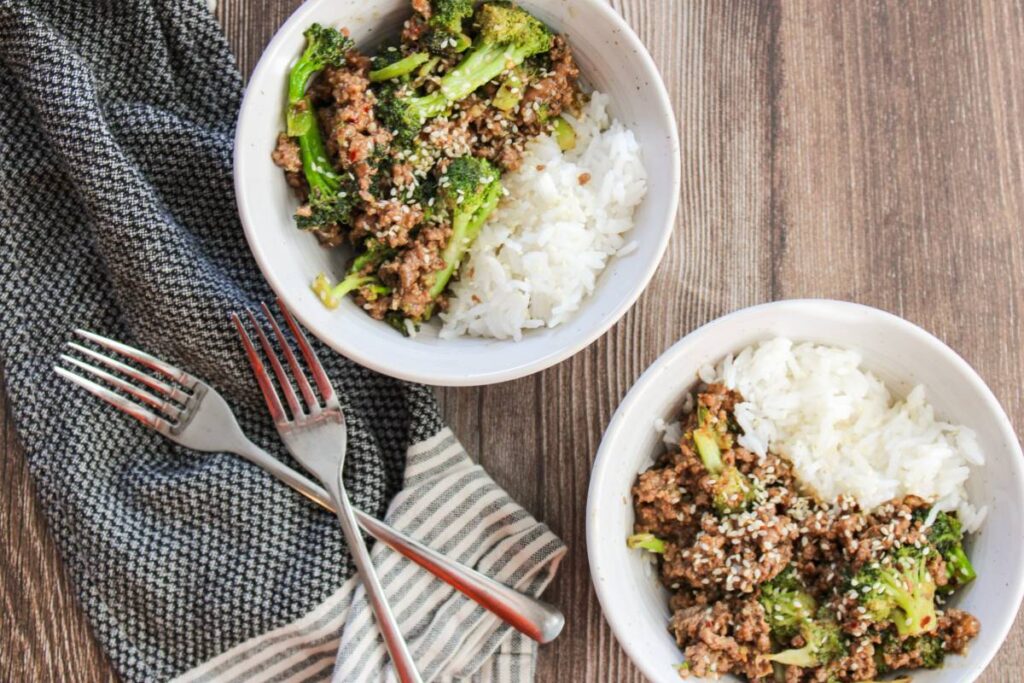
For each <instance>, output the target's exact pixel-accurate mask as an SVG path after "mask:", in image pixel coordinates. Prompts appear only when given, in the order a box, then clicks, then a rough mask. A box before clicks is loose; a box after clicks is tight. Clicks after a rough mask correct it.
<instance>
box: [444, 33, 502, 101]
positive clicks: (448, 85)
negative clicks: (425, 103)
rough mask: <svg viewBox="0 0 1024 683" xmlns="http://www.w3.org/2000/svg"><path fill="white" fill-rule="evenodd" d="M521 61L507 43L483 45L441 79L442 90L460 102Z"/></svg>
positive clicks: (452, 99) (453, 99)
mask: <svg viewBox="0 0 1024 683" xmlns="http://www.w3.org/2000/svg"><path fill="white" fill-rule="evenodd" d="M520 61H522V59H517V57H516V54H515V50H514V49H513V48H509V47H508V46H506V45H481V46H480V47H478V48H476V49H475V50H473V51H472V52H470V53H469V55H468V56H467V57H466V58H465V59H464V60H462V62H460V63H459V64H458V65H457V66H456V67H455V68H454V69H452V70H451V71H449V72H448V73H447V74H446V75H445V76H444V77H443V78H442V79H441V92H443V93H444V94H445V97H447V98H448V101H449V102H458V101H459V100H461V99H463V98H464V97H466V96H467V95H469V94H470V93H472V92H473V91H474V90H476V89H477V88H479V87H480V86H482V85H483V84H485V83H487V82H489V81H491V80H493V79H494V78H497V77H498V76H500V75H501V74H502V73H503V72H504V71H505V70H507V69H509V68H510V67H513V66H515V65H516V64H517V63H518V62H520Z"/></svg>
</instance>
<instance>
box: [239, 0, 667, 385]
mask: <svg viewBox="0 0 1024 683" xmlns="http://www.w3.org/2000/svg"><path fill="white" fill-rule="evenodd" d="M328 1H329V0H306V1H305V2H303V3H302V5H300V6H299V7H298V8H297V9H296V10H295V11H294V12H293V13H292V14H291V16H289V17H288V19H287V20H285V22H284V23H283V24H282V25H281V27H280V28H278V29H277V31H276V32H275V33H274V36H273V37H272V38H271V40H270V42H269V43H267V46H266V47H265V48H264V49H263V52H262V53H261V55H260V59H259V61H258V62H257V63H256V66H255V68H254V69H253V71H252V74H251V76H250V78H249V81H248V82H247V83H246V87H245V92H244V93H243V96H242V102H241V105H240V107H239V113H238V118H237V120H236V124H235V136H234V150H233V151H232V176H233V184H234V189H235V203H236V205H237V208H238V213H239V217H240V219H241V222H242V228H243V231H244V233H245V238H246V241H247V242H248V244H249V250H250V251H251V252H252V254H253V257H254V258H255V259H256V263H257V265H258V266H259V269H260V271H261V272H262V274H263V277H264V279H265V280H266V281H267V283H268V284H269V285H270V288H271V289H272V290H273V291H274V293H275V295H276V296H277V297H278V298H279V299H280V300H281V301H282V302H284V305H285V306H287V307H288V310H289V311H291V312H292V314H293V315H294V316H295V317H296V318H298V320H299V322H301V323H302V325H303V326H304V327H305V328H306V329H307V330H309V331H310V332H311V333H312V334H313V335H314V336H316V337H317V338H318V339H320V340H321V341H323V342H324V343H325V344H327V345H328V346H330V347H331V348H332V349H334V350H335V351H336V352H338V353H340V354H342V355H343V356H345V357H347V358H349V359H351V360H353V361H355V362H357V363H359V364H360V365H362V366H364V367H367V368H369V369H371V370H374V371H376V372H379V373H381V374H384V375H388V376H390V377H395V378H397V379H401V380H406V381H409V382H419V383H422V384H429V385H433V386H483V385H488V384H496V383H498V382H506V381H510V380H514V379H519V378H521V377H526V376H528V375H532V374H534V373H537V372H540V371H541V370H544V369H546V368H549V367H551V366H553V365H556V364H558V363H560V362H562V361H563V360H566V359H567V358H569V357H571V356H573V355H575V354H577V353H579V352H580V351H582V350H583V349H585V348H587V347H588V346H590V345H591V344H592V343H594V342H595V341H596V340H597V339H598V338H600V337H601V336H602V335H604V334H605V333H606V332H607V331H608V330H609V329H610V328H611V327H612V326H613V325H614V324H615V323H617V322H618V321H619V320H621V319H622V317H623V316H624V315H625V314H626V313H627V312H628V311H629V310H630V309H631V308H632V307H633V305H634V304H635V303H636V301H637V299H639V298H640V295H641V294H643V292H644V291H645V290H646V289H647V286H648V285H649V284H650V281H651V279H652V278H653V277H654V273H655V272H656V271H657V269H658V266H660V265H661V262H662V260H664V257H665V250H666V249H667V248H668V243H669V240H670V239H671V237H672V234H673V233H674V232H675V224H676V219H677V217H678V212H679V201H680V198H679V195H680V191H681V187H682V169H681V167H680V157H681V153H680V149H681V148H680V142H679V126H678V121H677V120H676V116H675V110H674V109H673V107H672V100H671V98H670V97H669V94H668V89H667V88H666V86H665V82H664V79H663V78H662V77H661V72H660V71H659V69H658V67H657V65H656V64H655V62H654V59H653V58H652V57H651V55H650V53H649V52H648V50H647V47H646V46H645V45H644V43H643V41H641V40H640V38H639V36H637V34H636V32H635V31H633V29H632V27H631V26H630V25H629V24H628V23H627V22H626V20H625V19H624V18H623V17H622V16H621V15H619V13H618V12H616V11H615V10H614V9H613V8H612V7H611V5H609V4H608V3H607V2H604V1H603V0H575V1H576V3H577V4H579V5H583V6H585V7H584V8H583V9H585V10H586V11H587V13H588V14H592V13H596V14H598V15H600V16H601V17H602V19H603V20H604V21H607V22H610V23H611V24H612V25H613V27H614V28H615V29H617V30H618V31H619V33H620V35H621V36H622V37H623V38H624V39H625V40H626V41H627V42H628V46H629V47H631V48H633V49H634V51H635V53H636V55H637V57H638V58H639V60H640V62H641V64H642V69H643V70H644V71H646V72H647V73H650V74H652V78H650V80H649V86H650V87H651V89H652V90H651V93H652V95H653V98H652V99H653V102H654V103H655V104H656V106H657V108H658V109H659V110H660V111H661V113H662V115H663V116H664V117H666V118H667V122H668V126H667V128H668V134H669V147H670V149H669V154H670V158H672V159H674V160H675V163H672V164H670V168H671V169H672V170H671V176H670V178H669V189H670V193H669V197H668V199H667V201H668V204H667V207H666V209H667V211H666V212H664V213H665V215H666V219H665V222H666V225H664V226H662V229H661V231H660V236H659V238H658V239H659V240H660V241H659V244H658V245H657V248H656V249H655V251H654V252H653V256H654V257H653V258H651V259H650V261H649V263H647V264H646V265H645V266H644V268H643V272H642V274H641V276H640V277H638V278H636V279H635V280H634V281H633V284H632V285H631V288H632V289H631V291H630V292H629V294H628V295H627V296H626V297H624V298H623V299H622V301H621V302H620V303H619V304H618V305H617V306H616V307H615V308H614V309H612V310H611V312H610V314H608V315H606V316H604V317H602V319H601V320H600V322H598V324H596V325H594V326H593V327H591V328H590V329H589V330H586V331H582V332H581V333H579V334H578V335H577V336H575V337H572V338H570V339H569V340H568V341H567V342H566V343H564V344H563V345H562V346H560V347H558V348H555V349H554V350H551V351H547V352H543V353H539V354H537V355H536V356H535V357H533V358H532V359H530V360H528V361H525V362H521V363H519V364H516V365H512V366H503V367H499V368H497V369H492V370H488V371H485V372H477V373H475V374H471V375H469V374H466V373H464V372H453V371H444V369H443V368H439V367H436V366H434V365H430V364H428V365H424V366H422V367H419V368H413V367H400V368H396V367H393V366H391V365H389V364H388V363H387V362H382V361H381V360H379V358H378V357H377V356H376V355H374V354H372V353H366V352H363V351H361V350H360V349H359V347H358V345H353V344H350V343H347V341H346V339H345V338H344V337H343V336H338V335H332V334H330V331H329V330H328V329H325V328H324V327H322V326H320V325H318V324H317V323H316V321H315V320H314V319H313V318H311V317H310V316H308V315H306V313H305V312H304V310H303V306H304V305H305V304H303V303H302V302H301V301H300V300H299V296H300V294H299V292H297V291H293V290H292V289H291V288H289V287H286V286H285V284H284V283H283V282H282V281H281V280H280V279H279V278H278V276H277V275H275V270H274V268H273V265H272V262H273V260H274V257H273V255H272V254H271V253H268V250H267V249H265V248H264V247H262V246H261V244H260V241H259V239H257V237H256V234H255V233H256V227H255V226H256V222H255V217H254V216H253V214H252V212H251V210H250V206H249V205H250V196H251V195H252V194H253V193H255V192H257V191H258V190H257V188H250V187H248V185H247V184H246V183H244V182H243V180H242V178H243V175H244V174H242V173H239V172H238V169H239V168H240V167H241V157H242V155H243V154H244V152H243V145H242V136H243V134H244V133H245V132H246V131H247V130H248V128H249V127H250V126H249V125H248V122H249V121H250V120H252V119H255V118H257V117H261V116H267V115H268V114H267V112H266V111H261V110H258V109H257V108H256V107H255V106H253V105H252V99H251V98H250V94H251V93H252V92H253V91H254V90H256V89H257V88H259V87H260V86H261V84H262V83H263V81H264V80H265V79H266V77H267V76H269V73H265V72H269V69H270V63H271V62H272V61H273V58H274V56H276V53H277V52H278V51H279V50H280V49H281V48H282V44H283V43H284V42H285V41H286V39H287V38H288V37H291V36H292V34H293V32H294V31H295V30H296V27H297V26H299V25H302V26H304V25H305V24H306V23H307V22H308V16H309V15H310V14H312V13H313V12H314V11H315V10H316V9H317V8H318V7H319V6H320V5H321V4H322V3H325V2H328ZM581 15H582V13H581ZM645 201H646V199H645ZM584 305H586V302H584ZM382 324H383V323H382ZM527 332H528V331H527ZM488 341H491V342H493V343H494V354H496V355H500V354H501V348H502V346H503V345H504V344H515V343H517V342H515V341H513V340H488Z"/></svg>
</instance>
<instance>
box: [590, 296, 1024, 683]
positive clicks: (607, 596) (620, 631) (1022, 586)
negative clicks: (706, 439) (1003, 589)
mask: <svg viewBox="0 0 1024 683" xmlns="http://www.w3.org/2000/svg"><path fill="white" fill-rule="evenodd" d="M809 306H813V307H822V306H824V307H828V308H830V309H832V310H835V311H838V312H848V313H857V314H860V315H863V316H867V317H868V318H869V320H874V321H878V322H884V323H887V324H892V325H896V326H898V327H901V328H903V330H904V331H906V332H907V333H908V334H910V335H911V336H912V337H914V338H915V339H916V340H917V341H919V342H920V343H922V344H926V345H928V346H930V347H931V348H933V349H934V350H935V351H937V352H938V353H940V354H941V355H942V356H943V357H944V358H945V360H946V361H948V362H949V363H950V364H951V365H953V366H954V367H955V368H956V369H958V370H959V371H960V373H961V374H962V375H963V377H964V378H965V379H966V380H967V381H969V382H970V383H971V384H973V385H974V386H975V388H976V389H978V390H979V391H980V393H981V395H982V396H983V397H984V401H985V409H987V410H988V412H990V413H991V414H992V415H993V416H994V417H995V418H996V422H997V424H998V425H999V431H1000V437H1002V439H1003V440H1004V442H1005V443H1006V444H1007V445H1008V448H1009V449H1010V450H1011V451H1012V452H1011V458H1010V463H1011V471H1012V472H1013V473H1014V475H1015V476H1014V477H1013V480H1014V484H1015V488H1016V493H1017V505H1018V507H1022V506H1024V452H1022V450H1021V444H1020V441H1019V439H1018V438H1017V435H1016V432H1015V431H1014V429H1013V424H1012V423H1011V422H1010V418H1009V417H1008V416H1007V414H1006V411H1005V410H1004V409H1003V407H1002V404H1000V403H999V400H998V399H997V398H996V396H995V394H993V393H992V390H991V389H990V388H989V386H988V384H987V383H985V381H984V380H983V379H982V378H981V376H980V375H979V374H978V373H977V371H976V370H975V369H974V368H973V367H972V366H971V365H970V363H968V362H967V361H966V360H965V359H964V358H963V357H962V356H960V354H958V353H957V352H956V351H954V350H953V349H952V348H950V347H949V346H948V345H947V344H946V343H945V342H943V341H942V340H941V339H939V338H938V337H936V336H935V335H933V334H931V333H930V332H928V331H927V330H925V329H923V328H922V327H920V326H918V325H916V324H914V323H912V322H910V321H909V320H906V319H904V318H901V317H899V316H897V315H893V314H892V313H889V312H887V311H883V310H881V309H878V308H874V307H873V306H867V305H864V304H858V303H853V302H848V301H839V300H835V299H785V300H781V301H773V302H769V303H763V304H757V305H754V306H748V307H746V308H741V309H738V310H736V311H733V312H731V313H728V314H726V315H723V316H721V317H719V318H715V319H714V320H711V321H710V322H707V323H705V324H703V325H701V326H700V327H698V328H697V329H695V330H693V331H692V332H689V333H688V334H686V335H684V336H683V337H681V338H680V339H679V340H677V341H676V342H675V343H673V344H672V346H670V347H669V348H668V349H666V350H665V351H664V352H662V353H661V355H659V356H658V358H656V359H655V360H654V362H653V363H651V365H650V366H648V367H647V369H646V370H644V372H643V373H642V374H641V375H640V377H639V378H637V380H636V381H635V382H634V383H633V385H632V386H631V387H630V389H629V391H628V392H627V393H626V396H625V397H624V398H623V399H622V401H621V403H620V404H619V406H618V408H617V409H616V410H615V413H614V414H613V415H612V418H611V420H610V421H609V423H608V427H607V428H606V429H605V432H604V434H603V435H602V437H601V443H600V445H599V447H598V451H597V455H596V457H595V460H594V465H593V467H592V469H591V474H590V484H589V486H588V488H587V505H586V543H587V563H588V565H589V569H590V575H591V580H592V583H593V584H594V590H595V592H596V593H597V599H598V602H599V603H600V605H601V612H602V613H603V615H604V618H605V619H606V620H607V622H608V624H609V626H611V629H612V633H613V634H614V635H615V639H616V641H617V642H618V643H619V645H621V646H622V648H623V649H624V650H625V651H626V653H627V655H628V656H629V658H630V659H631V660H632V661H633V663H634V664H635V665H636V666H637V667H639V668H640V670H641V671H642V672H643V674H644V675H645V676H646V677H647V678H649V679H650V680H652V681H654V680H661V679H662V678H664V677H665V676H664V674H665V672H663V671H660V668H658V669H656V668H655V667H654V665H653V664H649V663H647V662H645V659H644V656H643V655H644V652H643V650H642V649H641V648H640V645H639V644H638V643H637V642H636V641H635V639H632V638H630V637H629V631H628V628H627V627H626V624H625V622H624V619H625V616H624V614H625V613H624V611H623V610H620V609H619V608H618V607H617V606H615V603H614V602H613V599H614V598H613V595H612V591H611V589H610V587H608V586H606V585H605V583H604V582H601V581H597V580H595V578H594V577H596V576H598V575H599V574H600V571H599V569H600V568H601V567H602V566H603V564H602V558H601V557H600V554H599V552H598V550H597V549H598V548H599V547H601V546H603V545H605V544H607V543H608V539H607V538H606V537H604V536H603V535H602V534H601V533H600V530H599V529H598V528H597V527H598V521H597V520H598V518H599V512H598V502H599V494H600V489H601V488H602V487H603V486H604V485H605V482H606V481H607V480H608V476H609V475H607V474H606V470H607V469H608V468H609V466H610V463H611V462H612V460H613V458H614V455H615V454H614V453H613V452H612V446H611V442H612V441H616V440H618V438H619V433H620V432H622V431H624V430H626V429H628V428H629V426H630V424H629V423H628V422H627V421H626V419H625V416H626V413H628V412H630V410H631V409H632V408H633V407H634V404H639V403H640V402H641V401H642V400H643V398H644V395H645V394H646V392H647V389H648V388H649V387H650V386H651V385H653V383H654V382H655V381H656V380H657V379H660V378H661V376H662V374H663V373H662V369H663V368H665V367H666V366H667V365H668V364H670V363H671V362H673V361H675V360H676V358H677V357H679V356H681V355H684V354H686V353H687V350H688V347H689V346H690V345H691V344H692V343H693V341H694V339H695V338H697V337H701V336H704V335H706V334H708V333H710V332H713V331H714V329H715V328H717V327H720V326H722V325H724V324H726V323H729V322H732V321H734V320H736V319H742V318H745V317H747V316H750V315H753V314H758V313H762V312H764V311H766V310H772V311H773V312H774V313H775V314H776V315H785V314H788V313H793V312H796V313H798V314H801V315H808V314H810V315H814V314H815V312H814V311H813V309H809V308H808V307H809ZM654 417H657V416H654ZM652 419H653V417H652ZM602 499H603V498H602ZM1008 593H1009V594H1008V595H1006V603H1007V604H1009V605H1015V606H1016V608H1015V609H1014V611H1013V613H1012V614H1011V615H1010V617H1009V618H1008V619H1005V620H1004V623H1003V624H1001V625H999V628H998V629H997V631H995V632H993V631H991V630H988V631H987V633H988V635H987V637H986V638H985V640H984V641H983V643H984V644H983V643H981V642H979V643H977V644H975V645H973V646H972V647H973V648H977V649H980V650H981V652H982V656H981V657H980V658H978V659H977V660H976V662H975V664H974V665H973V666H971V667H969V668H964V669H962V670H959V672H960V673H962V674H963V675H964V676H966V678H964V679H963V680H964V681H973V680H975V679H976V678H977V677H978V676H979V675H980V674H981V673H982V672H983V671H984V670H985V668H986V667H987V666H988V665H989V663H990V662H991V661H992V659H993V658H994V657H995V655H996V653H997V652H998V651H999V649H1000V648H1001V647H1002V644H1003V642H1004V641H1005V640H1006V637H1007V635H1009V632H1010V630H1011V629H1012V627H1013V624H1014V621H1015V618H1016V615H1017V613H1018V612H1019V610H1020V605H1021V601H1022V599H1024V576H1022V577H1020V578H1019V579H1018V581H1017V583H1016V585H1015V586H1013V587H1012V588H1010V589H1009V591H1008ZM616 610H618V611H616ZM694 680H698V679H694ZM701 680H703V679H701Z"/></svg>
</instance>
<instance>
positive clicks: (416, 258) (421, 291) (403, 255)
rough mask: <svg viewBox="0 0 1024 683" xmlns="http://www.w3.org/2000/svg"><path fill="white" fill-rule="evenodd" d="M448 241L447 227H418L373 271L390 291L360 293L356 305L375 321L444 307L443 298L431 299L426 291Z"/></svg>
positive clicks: (439, 264) (428, 290) (413, 315)
mask: <svg viewBox="0 0 1024 683" xmlns="http://www.w3.org/2000/svg"><path fill="white" fill-rule="evenodd" d="M450 238H451V228H450V227H449V226H448V225H429V226H425V227H423V228H421V229H420V231H419V233H418V234H417V236H416V239H415V240H414V241H412V242H410V243H409V245H408V246H407V247H405V248H404V249H401V250H399V251H398V253H397V254H396V256H395V257H394V258H392V259H389V260H388V261H386V262H385V263H384V264H383V265H382V266H380V268H379V269H378V271H377V274H378V275H379V276H380V279H381V281H382V282H383V283H384V284H385V285H387V286H388V287H390V288H391V292H390V293H389V294H388V295H386V296H380V297H377V296H372V295H369V296H368V295H367V293H365V292H363V293H360V295H359V296H357V298H356V303H357V304H359V305H360V306H362V307H363V308H364V309H365V310H366V311H367V312H368V313H369V314H370V315H371V316H373V317H374V318H377V319H383V318H384V317H386V316H387V314H388V313H390V312H393V311H400V312H401V313H403V314H405V315H406V316H408V317H412V318H418V317H420V316H422V315H424V314H426V313H427V312H428V309H429V308H430V307H431V306H444V303H445V302H444V299H441V300H434V299H433V298H432V297H431V296H430V288H431V287H432V286H433V285H434V278H435V274H436V273H437V271H439V270H441V269H442V268H444V266H445V263H444V259H443V258H442V256H441V253H442V252H443V251H444V247H445V245H446V244H447V243H448V240H449V239H450Z"/></svg>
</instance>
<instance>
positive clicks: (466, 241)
mask: <svg viewBox="0 0 1024 683" xmlns="http://www.w3.org/2000/svg"><path fill="white" fill-rule="evenodd" d="M501 192H502V188H501V174H500V173H499V172H498V169H496V168H495V167H494V165H493V164H491V162H489V161H487V160H486V159H480V158H477V157H469V156H466V157H459V158H458V159H455V160H453V161H452V162H451V164H449V165H448V170H447V171H446V172H445V174H444V176H443V177H442V178H441V180H440V182H439V187H438V197H439V198H440V199H441V201H442V202H444V205H445V207H446V208H447V209H448V211H450V212H451V217H452V236H451V237H450V238H449V240H448V244H447V245H446V246H445V248H444V253H443V254H442V258H443V259H444V264H445V265H444V268H442V269H441V270H439V271H438V272H437V273H436V275H435V279H434V284H433V286H432V287H431V288H430V296H431V298H433V299H436V298H437V297H438V296H440V294H441V292H443V291H444V289H445V287H447V286H448V282H449V281H450V280H451V278H452V275H454V274H455V271H456V270H457V269H458V267H459V263H460V262H461V261H462V257H463V256H465V254H466V252H467V251H468V250H469V247H470V245H472V244H473V241H474V240H476V238H477V235H479V234H480V228H481V227H482V226H483V224H484V221H486V220H487V218H488V216H490V215H491V212H493V211H494V209H495V207H497V206H498V200H499V199H501Z"/></svg>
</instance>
